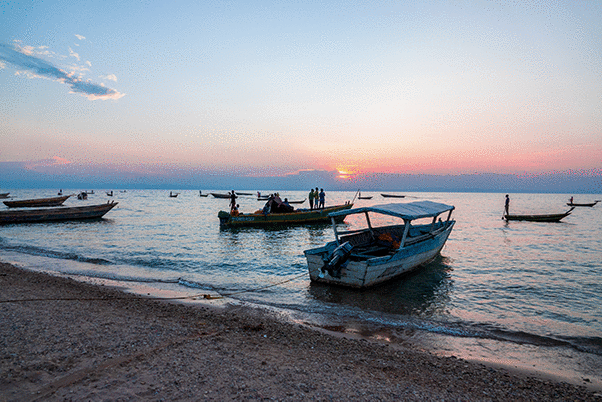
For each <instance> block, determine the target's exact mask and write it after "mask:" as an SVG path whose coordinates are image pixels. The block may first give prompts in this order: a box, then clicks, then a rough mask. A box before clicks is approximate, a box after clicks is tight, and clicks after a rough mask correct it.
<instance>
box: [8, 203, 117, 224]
mask: <svg viewBox="0 0 602 402" xmlns="http://www.w3.org/2000/svg"><path fill="white" fill-rule="evenodd" d="M115 205H117V202H111V203H107V204H100V205H88V206H85V207H56V208H43V209H20V210H5V211H0V224H11V223H39V222H54V221H72V220H87V219H100V218H102V217H103V216H104V214H106V213H107V212H109V211H110V210H111V209H113V207H114V206H115Z"/></svg>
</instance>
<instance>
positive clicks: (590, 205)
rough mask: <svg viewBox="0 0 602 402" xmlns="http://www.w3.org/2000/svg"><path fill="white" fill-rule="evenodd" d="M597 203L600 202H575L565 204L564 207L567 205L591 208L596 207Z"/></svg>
mask: <svg viewBox="0 0 602 402" xmlns="http://www.w3.org/2000/svg"><path fill="white" fill-rule="evenodd" d="M599 202H600V200H596V201H594V202H590V203H584V204H579V203H576V202H567V203H566V205H568V206H570V207H593V206H594V205H596V204H597V203H599Z"/></svg>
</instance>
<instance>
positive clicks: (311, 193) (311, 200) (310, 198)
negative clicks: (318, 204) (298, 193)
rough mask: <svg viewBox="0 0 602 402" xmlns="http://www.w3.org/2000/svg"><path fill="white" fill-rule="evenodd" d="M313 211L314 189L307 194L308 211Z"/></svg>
mask: <svg viewBox="0 0 602 402" xmlns="http://www.w3.org/2000/svg"><path fill="white" fill-rule="evenodd" d="M312 209H314V189H313V188H312V189H311V191H310V192H309V210H310V211H311V210H312Z"/></svg>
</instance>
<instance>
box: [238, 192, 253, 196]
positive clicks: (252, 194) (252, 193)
mask: <svg viewBox="0 0 602 402" xmlns="http://www.w3.org/2000/svg"><path fill="white" fill-rule="evenodd" d="M236 194H237V195H253V193H239V192H238V191H236Z"/></svg>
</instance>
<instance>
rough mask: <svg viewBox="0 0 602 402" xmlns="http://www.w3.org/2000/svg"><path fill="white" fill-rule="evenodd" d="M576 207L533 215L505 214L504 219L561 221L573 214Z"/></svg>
mask: <svg viewBox="0 0 602 402" xmlns="http://www.w3.org/2000/svg"><path fill="white" fill-rule="evenodd" d="M573 209H575V207H572V208H571V209H569V210H568V211H566V212H563V213H560V214H532V215H514V214H504V217H503V219H505V220H507V221H530V222H560V220H561V219H562V218H564V217H566V216H569V215H570V214H571V211H573Z"/></svg>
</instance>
